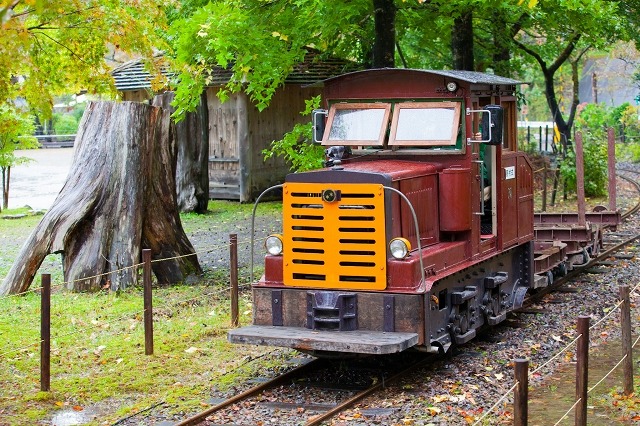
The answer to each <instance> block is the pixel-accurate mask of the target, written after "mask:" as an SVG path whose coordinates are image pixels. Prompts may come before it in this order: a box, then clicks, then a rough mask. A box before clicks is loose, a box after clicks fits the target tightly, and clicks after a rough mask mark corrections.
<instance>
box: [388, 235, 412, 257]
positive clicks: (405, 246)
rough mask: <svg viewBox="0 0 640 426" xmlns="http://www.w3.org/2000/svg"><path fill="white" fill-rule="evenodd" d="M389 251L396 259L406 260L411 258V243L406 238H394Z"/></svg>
mask: <svg viewBox="0 0 640 426" xmlns="http://www.w3.org/2000/svg"><path fill="white" fill-rule="evenodd" d="M389 251H391V256H393V257H395V258H396V259H404V258H405V257H407V256H409V252H410V251H411V243H409V241H408V240H407V239H406V238H394V239H393V240H391V242H390V243H389Z"/></svg>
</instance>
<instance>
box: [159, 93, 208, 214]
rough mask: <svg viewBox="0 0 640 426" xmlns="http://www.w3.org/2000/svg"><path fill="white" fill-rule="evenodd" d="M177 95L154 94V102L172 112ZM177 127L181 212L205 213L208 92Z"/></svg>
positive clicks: (178, 185)
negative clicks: (172, 103)
mask: <svg viewBox="0 0 640 426" xmlns="http://www.w3.org/2000/svg"><path fill="white" fill-rule="evenodd" d="M174 97H175V93H174V92H166V93H163V94H161V95H158V96H156V97H155V98H153V103H152V104H153V105H155V106H159V107H162V108H165V109H167V110H169V111H170V112H171V113H172V114H173V112H174V111H175V108H173V107H172V106H171V102H172V101H173V98H174ZM175 127H176V129H175V134H176V144H177V146H178V160H177V167H176V192H177V195H178V209H180V211H182V212H195V213H205V212H206V211H207V204H208V203H209V120H208V109H207V95H206V94H205V93H203V94H202V96H201V98H200V104H199V105H198V107H197V108H196V110H195V111H193V112H188V113H187V114H186V115H185V117H184V120H182V121H180V122H178V123H176V124H175Z"/></svg>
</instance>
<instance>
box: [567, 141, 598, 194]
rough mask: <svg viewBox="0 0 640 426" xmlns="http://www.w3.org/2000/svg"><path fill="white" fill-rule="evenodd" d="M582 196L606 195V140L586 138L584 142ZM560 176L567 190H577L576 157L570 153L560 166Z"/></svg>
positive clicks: (573, 153)
mask: <svg viewBox="0 0 640 426" xmlns="http://www.w3.org/2000/svg"><path fill="white" fill-rule="evenodd" d="M583 151H584V165H585V167H584V194H585V196H587V197H600V196H603V195H606V193H607V144H606V139H605V141H604V142H603V141H602V140H595V139H593V138H591V137H587V138H585V140H584V149H583ZM560 175H561V176H562V178H563V180H564V182H565V184H566V186H567V190H569V191H573V192H575V191H576V190H577V180H576V155H575V152H573V151H570V152H569V153H568V154H567V157H566V158H565V159H564V160H563V161H562V163H561V164H560Z"/></svg>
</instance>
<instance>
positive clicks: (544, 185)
mask: <svg viewBox="0 0 640 426" xmlns="http://www.w3.org/2000/svg"><path fill="white" fill-rule="evenodd" d="M544 159H545V162H544V166H543V168H542V211H543V212H546V211H547V161H546V157H544Z"/></svg>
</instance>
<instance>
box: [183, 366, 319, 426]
mask: <svg viewBox="0 0 640 426" xmlns="http://www.w3.org/2000/svg"><path fill="white" fill-rule="evenodd" d="M323 361H324V360H322V359H314V360H312V361H310V362H308V363H306V364H304V365H301V366H299V367H296V368H294V369H293V370H291V371H288V372H286V373H284V374H282V375H280V376H278V377H274V378H273V379H271V380H269V381H266V382H264V383H261V384H259V385H257V386H254V387H252V388H250V389H247V390H246V391H244V392H242V393H239V394H238V395H235V396H233V397H231V398H229V399H227V400H225V401H222V402H221V403H219V404H216V405H214V406H213V407H211V408H208V409H206V410H204V411H202V412H200V413H198V414H195V415H194V416H192V417H189V418H188V419H185V420H182V421H181V422H179V423H176V424H175V425H174V426H193V425H197V424H200V423H202V422H204V421H205V420H206V418H207V417H208V416H210V415H211V414H213V413H215V412H216V411H220V410H222V409H223V408H225V407H228V406H229V405H232V404H235V403H236V402H240V401H242V400H245V399H247V398H249V397H251V396H253V395H257V394H259V393H260V392H262V391H264V390H266V389H269V388H272V387H275V386H277V385H279V384H280V383H282V382H285V381H288V380H290V379H292V378H295V377H297V376H299V375H301V374H304V373H306V372H307V371H309V370H313V369H315V368H318V367H319V366H320V365H321V364H322V363H323Z"/></svg>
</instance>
